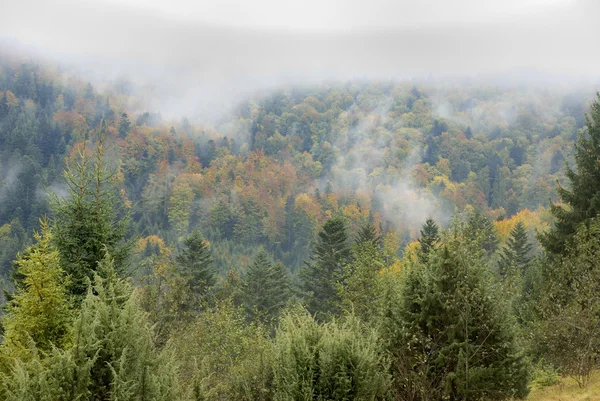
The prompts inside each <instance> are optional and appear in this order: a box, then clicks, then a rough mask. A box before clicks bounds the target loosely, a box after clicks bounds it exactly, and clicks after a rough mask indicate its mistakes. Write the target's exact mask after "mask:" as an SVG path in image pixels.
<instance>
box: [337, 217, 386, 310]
mask: <svg viewBox="0 0 600 401" xmlns="http://www.w3.org/2000/svg"><path fill="white" fill-rule="evenodd" d="M384 267H385V255H384V252H383V249H382V240H381V237H380V236H379V234H378V233H377V231H376V229H375V227H374V226H373V225H372V224H366V225H364V226H362V227H361V229H360V231H359V233H358V235H357V237H356V240H355V243H354V244H353V259H352V261H351V262H350V263H349V264H348V265H346V272H345V273H344V277H345V280H344V282H343V283H342V284H341V285H339V287H338V290H339V294H340V298H341V301H342V306H343V307H344V308H345V309H347V310H349V311H353V312H354V314H355V315H356V316H357V317H359V318H361V319H362V320H363V321H369V320H370V319H372V318H373V317H374V311H375V310H376V308H377V302H378V300H379V298H380V291H379V285H378V284H379V275H380V272H381V269H383V268H384Z"/></svg>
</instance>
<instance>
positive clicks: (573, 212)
mask: <svg viewBox="0 0 600 401" xmlns="http://www.w3.org/2000/svg"><path fill="white" fill-rule="evenodd" d="M585 122H586V123H585V125H586V130H585V132H581V133H580V134H579V138H578V140H577V142H576V143H575V166H576V169H575V170H573V169H572V168H571V167H569V166H567V169H566V176H567V178H568V180H569V184H570V188H569V189H568V188H565V187H563V186H560V185H559V187H558V195H559V196H560V199H561V200H562V202H563V203H564V205H562V204H553V205H551V211H552V215H553V216H554V218H555V222H554V225H553V227H552V228H551V229H550V230H549V231H548V232H547V233H545V234H543V235H541V236H540V242H541V243H542V245H543V246H544V248H545V249H546V250H547V251H548V252H550V253H551V254H553V255H561V254H564V253H565V251H566V250H567V248H568V247H569V245H570V244H569V243H570V242H571V241H572V240H573V236H574V235H575V231H576V228H577V225H578V224H579V223H581V222H584V221H586V220H588V219H591V218H594V217H596V216H597V215H598V213H599V212H600V187H598V182H600V164H599V163H598V158H600V93H597V94H596V99H595V100H594V102H592V104H591V105H590V113H589V115H586V118H585Z"/></svg>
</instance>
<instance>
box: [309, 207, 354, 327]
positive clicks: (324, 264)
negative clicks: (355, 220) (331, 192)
mask: <svg viewBox="0 0 600 401" xmlns="http://www.w3.org/2000/svg"><path fill="white" fill-rule="evenodd" d="M351 256H352V251H351V248H350V245H349V244H348V234H347V233H346V226H345V223H344V220H343V219H342V218H341V217H333V218H331V219H329V220H327V221H326V222H325V224H324V225H323V228H322V229H321V231H320V232H319V239H318V242H317V243H316V244H315V254H314V257H312V258H311V259H312V261H311V263H307V262H305V264H306V265H305V268H304V270H303V271H302V272H301V276H302V286H303V289H304V290H305V291H306V293H307V296H308V309H309V311H310V312H311V313H316V314H318V315H319V317H324V316H327V315H331V314H333V313H335V311H336V310H337V308H338V306H339V296H338V286H339V285H340V283H343V280H344V271H345V266H346V265H347V264H348V262H350V258H351Z"/></svg>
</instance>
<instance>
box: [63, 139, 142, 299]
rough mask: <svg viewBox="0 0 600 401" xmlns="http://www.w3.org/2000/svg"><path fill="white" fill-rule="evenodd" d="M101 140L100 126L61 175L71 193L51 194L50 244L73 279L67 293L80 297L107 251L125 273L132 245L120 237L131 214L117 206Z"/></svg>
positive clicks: (116, 265) (123, 234)
mask: <svg viewBox="0 0 600 401" xmlns="http://www.w3.org/2000/svg"><path fill="white" fill-rule="evenodd" d="M105 139H106V130H105V127H104V128H102V129H101V131H100V133H99V135H98V138H97V142H96V144H95V146H94V149H93V150H92V151H91V152H90V151H89V150H88V149H86V148H83V149H79V160H78V162H77V163H76V165H75V167H74V168H73V167H72V166H68V167H67V170H66V171H65V174H64V178H65V181H66V184H67V189H68V191H69V195H68V196H67V197H65V198H62V197H59V196H58V195H56V194H54V195H53V197H52V205H51V206H52V212H53V215H54V218H53V224H52V228H53V233H54V243H55V244H56V247H57V248H58V250H59V252H60V258H61V264H62V266H63V268H64V270H65V271H66V272H67V274H68V275H69V276H70V278H71V282H70V286H69V289H70V292H71V293H72V294H74V295H75V296H76V297H77V300H78V301H80V300H81V299H82V298H83V297H84V295H85V293H86V291H87V285H88V281H89V280H91V279H92V278H93V276H94V273H95V272H96V271H97V268H98V262H100V261H101V260H103V258H104V255H105V253H106V251H108V252H109V253H110V254H111V256H112V258H113V260H114V264H115V268H116V270H117V271H118V272H119V274H123V273H124V272H125V269H126V261H127V259H128V257H129V253H130V249H131V243H128V242H126V241H125V240H124V238H125V233H126V230H127V227H128V224H129V214H128V212H126V211H124V210H123V209H122V208H120V207H119V205H120V204H121V201H120V199H119V198H118V196H117V194H116V193H115V188H114V185H113V184H112V182H111V179H112V174H110V173H109V172H108V170H107V168H106V166H105V160H104V159H105V153H106V151H105V146H104V140H105ZM90 153H91V154H90Z"/></svg>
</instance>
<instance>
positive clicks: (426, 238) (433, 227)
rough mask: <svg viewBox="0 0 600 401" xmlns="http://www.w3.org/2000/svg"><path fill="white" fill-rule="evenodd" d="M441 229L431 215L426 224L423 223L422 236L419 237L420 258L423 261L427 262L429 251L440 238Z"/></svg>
mask: <svg viewBox="0 0 600 401" xmlns="http://www.w3.org/2000/svg"><path fill="white" fill-rule="evenodd" d="M439 231H440V230H439V227H438V225H437V223H436V222H435V220H434V219H433V218H431V217H429V218H427V220H425V224H423V227H422V228H421V231H420V232H421V238H419V243H420V244H421V253H420V254H419V259H420V260H421V263H427V259H428V256H429V253H430V252H431V251H432V250H433V247H434V245H435V243H436V242H437V241H438V240H439V238H440V234H439Z"/></svg>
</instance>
